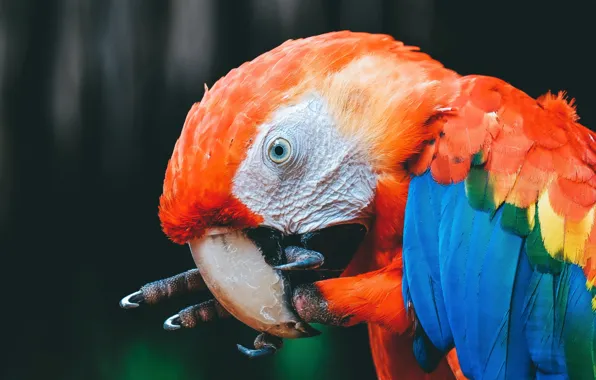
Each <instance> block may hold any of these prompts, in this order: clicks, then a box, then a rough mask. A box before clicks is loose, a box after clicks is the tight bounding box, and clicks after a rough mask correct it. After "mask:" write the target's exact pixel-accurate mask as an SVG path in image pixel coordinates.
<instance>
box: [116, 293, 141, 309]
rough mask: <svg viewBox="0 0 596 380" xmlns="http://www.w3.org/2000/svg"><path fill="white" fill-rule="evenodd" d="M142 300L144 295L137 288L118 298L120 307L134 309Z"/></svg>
mask: <svg viewBox="0 0 596 380" xmlns="http://www.w3.org/2000/svg"><path fill="white" fill-rule="evenodd" d="M144 300H145V297H143V292H141V291H140V290H138V291H136V292H134V293H131V294H129V295H127V296H126V297H124V298H122V299H121V300H120V307H121V308H123V309H134V308H135V307H139V304H140V303H142V302H143V301H144Z"/></svg>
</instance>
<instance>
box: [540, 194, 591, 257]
mask: <svg viewBox="0 0 596 380" xmlns="http://www.w3.org/2000/svg"><path fill="white" fill-rule="evenodd" d="M538 218H539V219H540V229H541V232H542V236H543V238H544V247H545V248H546V250H547V252H548V253H549V254H550V255H551V256H552V257H553V258H557V259H564V260H565V261H568V262H571V263H574V264H578V265H580V266H582V267H583V266H584V265H585V264H586V256H585V255H584V252H585V248H586V241H587V240H588V235H589V234H590V231H591V230H592V224H593V223H594V208H592V209H591V210H590V211H589V212H588V213H587V214H586V215H585V216H584V217H583V218H582V219H581V220H579V221H572V220H569V219H567V220H566V219H565V217H564V216H560V215H558V214H557V213H556V212H555V210H553V208H552V205H551V204H550V200H549V195H548V191H545V192H544V193H542V195H541V196H540V199H539V200H538ZM561 253H563V257H557V256H558V255H560V254H561Z"/></svg>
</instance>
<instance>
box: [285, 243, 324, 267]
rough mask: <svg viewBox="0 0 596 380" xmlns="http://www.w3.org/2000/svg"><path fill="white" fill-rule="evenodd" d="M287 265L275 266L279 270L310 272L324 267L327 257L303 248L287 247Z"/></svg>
mask: <svg viewBox="0 0 596 380" xmlns="http://www.w3.org/2000/svg"><path fill="white" fill-rule="evenodd" d="M285 255H286V260H287V261H288V263H287V264H282V265H277V266H274V267H273V268H274V269H279V270H310V269H316V268H318V267H320V266H321V265H323V263H324V262H325V257H324V256H323V255H322V254H320V253H319V252H316V251H311V250H309V249H305V248H301V247H287V248H286V249H285Z"/></svg>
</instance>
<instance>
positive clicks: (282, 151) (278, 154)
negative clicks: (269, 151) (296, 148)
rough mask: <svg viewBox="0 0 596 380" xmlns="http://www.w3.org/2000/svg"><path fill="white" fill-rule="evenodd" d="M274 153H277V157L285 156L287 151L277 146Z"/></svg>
mask: <svg viewBox="0 0 596 380" xmlns="http://www.w3.org/2000/svg"><path fill="white" fill-rule="evenodd" d="M273 152H274V153H275V155H276V156H281V155H283V154H284V152H285V149H284V147H283V146H281V145H277V146H276V147H275V148H273Z"/></svg>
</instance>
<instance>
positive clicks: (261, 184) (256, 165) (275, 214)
mask: <svg viewBox="0 0 596 380" xmlns="http://www.w3.org/2000/svg"><path fill="white" fill-rule="evenodd" d="M279 137H283V138H285V139H286V140H288V141H289V142H290V144H291V146H292V154H291V157H290V158H289V159H288V161H286V162H285V163H283V164H275V163H273V162H272V161H271V160H270V159H269V156H268V148H269V145H270V143H271V141H273V140H274V139H276V138H279ZM375 183H376V177H375V174H374V173H373V170H372V168H371V166H370V165H369V163H368V162H367V160H366V158H365V157H364V155H363V154H361V153H360V152H359V151H358V149H357V145H356V141H355V140H350V138H349V137H345V136H343V135H341V134H340V133H339V132H338V130H337V128H336V121H335V120H334V119H333V117H332V116H331V114H330V113H329V111H328V106H327V104H326V102H325V100H324V98H323V97H321V96H320V95H319V94H317V93H315V92H313V93H309V94H307V95H305V96H304V97H303V98H302V99H301V100H300V101H299V102H297V103H296V104H293V105H288V106H285V107H282V108H280V109H278V110H277V111H276V112H275V114H274V115H273V118H272V120H271V121H270V122H267V123H264V124H262V125H261V126H260V127H259V131H258V134H257V136H256V138H255V140H254V142H253V145H252V146H251V147H250V149H249V152H248V154H247V157H246V159H245V160H244V162H243V163H242V164H241V166H240V168H239V170H238V172H237V174H236V176H235V177H234V186H233V193H234V195H235V196H236V197H237V198H238V199H239V200H240V201H241V202H242V203H244V204H245V205H246V206H247V207H248V208H249V209H251V210H252V211H253V212H255V213H256V214H258V215H261V216H262V217H263V218H264V223H263V224H264V225H267V226H269V227H272V228H276V229H278V230H280V231H282V232H284V233H288V234H302V233H306V232H311V231H315V230H318V229H321V228H325V227H329V226H331V225H336V224H341V223H347V222H361V223H363V224H365V225H368V221H369V220H370V218H371V209H370V206H371V202H372V199H373V197H374V190H375Z"/></svg>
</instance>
